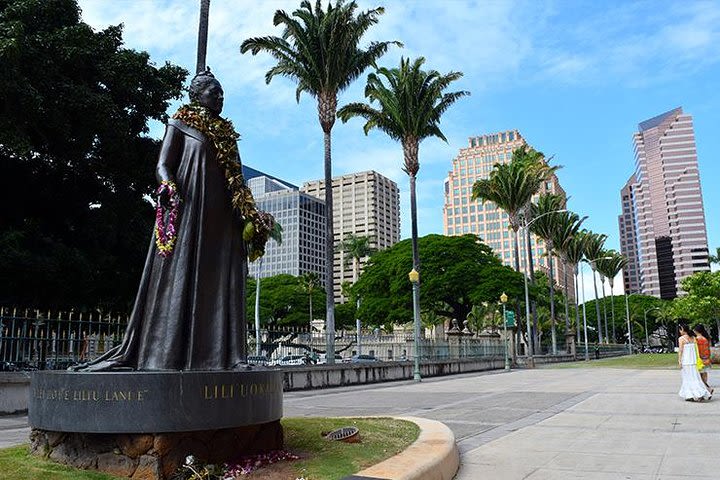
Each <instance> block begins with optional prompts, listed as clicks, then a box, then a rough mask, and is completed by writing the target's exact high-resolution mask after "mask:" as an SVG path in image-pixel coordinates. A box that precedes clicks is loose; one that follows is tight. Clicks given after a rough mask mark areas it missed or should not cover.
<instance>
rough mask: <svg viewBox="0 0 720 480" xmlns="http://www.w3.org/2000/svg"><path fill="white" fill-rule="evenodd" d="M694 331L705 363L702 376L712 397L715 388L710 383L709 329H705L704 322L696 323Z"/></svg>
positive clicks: (701, 371) (699, 353)
mask: <svg viewBox="0 0 720 480" xmlns="http://www.w3.org/2000/svg"><path fill="white" fill-rule="evenodd" d="M693 331H694V332H695V339H696V340H695V341H696V343H697V348H698V355H700V359H701V360H702V362H703V365H704V366H703V368H702V369H701V370H700V378H702V381H703V383H704V384H705V386H706V387H707V389H708V390H710V397H711V398H712V394H713V392H714V391H715V390H714V389H713V388H711V387H710V384H709V383H708V371H709V370H710V367H712V360H711V358H710V335H708V332H707V330H705V325H703V324H702V323H699V324H697V325H695V326H694V327H693Z"/></svg>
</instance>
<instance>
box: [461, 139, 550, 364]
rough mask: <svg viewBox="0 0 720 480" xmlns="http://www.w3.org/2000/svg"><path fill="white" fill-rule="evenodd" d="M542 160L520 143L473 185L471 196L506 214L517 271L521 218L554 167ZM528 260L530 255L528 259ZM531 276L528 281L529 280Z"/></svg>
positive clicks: (529, 343)
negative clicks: (510, 156) (511, 235)
mask: <svg viewBox="0 0 720 480" xmlns="http://www.w3.org/2000/svg"><path fill="white" fill-rule="evenodd" d="M557 169H558V167H551V166H549V165H548V164H547V163H546V162H545V157H544V155H543V154H542V153H540V152H538V151H536V150H535V149H533V148H531V147H528V146H527V145H523V146H521V147H518V148H516V149H515V151H513V154H512V159H511V160H510V162H509V163H498V164H495V166H494V168H493V170H492V171H491V172H490V176H489V177H488V178H484V179H480V180H477V181H476V182H475V184H474V185H473V193H472V199H473V200H476V199H480V200H481V201H482V202H483V204H484V203H485V202H494V203H495V204H496V205H497V206H498V207H499V208H501V209H502V210H504V211H505V213H507V215H508V222H509V224H510V228H512V230H513V247H514V250H515V270H516V271H518V272H520V243H519V240H518V230H519V229H520V226H521V221H526V220H527V216H528V215H527V213H528V210H529V206H530V202H531V200H532V197H533V195H535V194H536V193H537V192H538V191H540V187H542V185H543V183H544V182H545V181H546V180H547V179H548V178H550V176H551V175H552V174H553V173H554V172H555V170H557ZM527 260H528V262H529V258H528V259H527ZM532 280H533V279H532V276H531V281H532ZM526 321H527V323H528V332H527V334H528V345H529V346H530V355H532V354H533V343H534V340H533V338H531V337H532V335H531V332H530V328H529V322H530V319H529V318H528V319H527V320H526Z"/></svg>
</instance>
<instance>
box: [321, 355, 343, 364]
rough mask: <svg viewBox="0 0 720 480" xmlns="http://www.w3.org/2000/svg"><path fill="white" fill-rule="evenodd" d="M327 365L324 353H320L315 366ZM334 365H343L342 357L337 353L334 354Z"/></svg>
mask: <svg viewBox="0 0 720 480" xmlns="http://www.w3.org/2000/svg"><path fill="white" fill-rule="evenodd" d="M326 363H327V355H326V354H325V353H321V354H320V355H319V356H318V361H317V365H324V364H326ZM335 363H343V357H342V355H340V354H339V353H336V354H335Z"/></svg>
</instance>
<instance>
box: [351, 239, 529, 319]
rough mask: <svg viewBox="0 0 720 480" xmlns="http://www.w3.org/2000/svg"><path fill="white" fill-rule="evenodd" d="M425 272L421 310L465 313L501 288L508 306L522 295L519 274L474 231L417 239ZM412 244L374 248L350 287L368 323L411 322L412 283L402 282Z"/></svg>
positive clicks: (458, 316)
mask: <svg viewBox="0 0 720 480" xmlns="http://www.w3.org/2000/svg"><path fill="white" fill-rule="evenodd" d="M418 247H419V251H420V261H421V262H422V265H423V270H424V272H425V274H424V276H423V285H424V288H425V294H424V295H423V296H422V298H421V302H420V307H421V310H422V311H423V313H427V312H433V313H434V314H435V315H437V316H440V317H446V318H450V319H453V318H454V319H457V320H458V321H459V322H460V323H462V321H463V320H464V319H466V318H467V315H468V313H470V311H471V309H472V307H473V305H481V304H482V303H483V302H488V303H493V304H495V303H497V302H498V299H499V298H500V294H501V293H502V292H503V291H505V292H506V293H507V295H508V297H509V298H510V301H509V302H508V306H509V307H512V306H513V305H514V304H517V302H519V301H520V300H521V299H522V298H523V281H522V275H520V274H518V273H517V272H514V271H513V270H512V269H510V268H508V267H505V266H503V265H502V263H501V262H500V259H498V258H497V257H496V256H495V255H494V254H493V252H492V250H491V249H490V248H489V247H488V246H487V245H485V244H483V243H481V242H480V241H479V240H478V238H477V237H476V236H475V235H463V236H458V237H446V236H443V235H426V236H424V237H421V238H419V239H418ZM412 262H413V260H412V243H411V240H410V239H407V240H403V241H401V242H399V243H397V244H395V245H393V246H392V247H390V248H388V249H387V250H383V251H381V252H378V253H376V254H375V255H373V256H372V257H371V258H370V261H369V262H368V264H367V265H366V266H365V268H364V270H363V273H362V275H360V279H359V280H358V282H357V283H356V284H355V285H354V286H353V287H352V291H353V294H354V295H357V296H359V297H360V298H361V299H362V302H361V305H360V311H359V316H360V318H361V319H362V320H363V321H364V322H365V323H366V324H369V325H373V326H378V327H380V326H383V325H386V326H392V325H395V324H404V323H408V322H411V321H412V318H413V317H412V288H411V284H410V282H409V281H408V271H409V267H410V266H411V265H412Z"/></svg>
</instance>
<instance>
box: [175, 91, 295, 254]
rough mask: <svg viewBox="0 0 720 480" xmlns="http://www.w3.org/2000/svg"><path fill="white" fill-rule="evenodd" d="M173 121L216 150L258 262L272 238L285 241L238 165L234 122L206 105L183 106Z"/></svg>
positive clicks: (237, 211)
mask: <svg viewBox="0 0 720 480" xmlns="http://www.w3.org/2000/svg"><path fill="white" fill-rule="evenodd" d="M173 118H175V119H177V120H180V121H182V122H184V123H185V124H187V125H189V126H191V127H193V128H195V129H197V130H199V131H200V132H202V133H203V134H204V135H205V136H206V137H207V139H208V140H209V141H210V143H211V144H212V146H213V149H214V150H215V152H216V155H217V161H218V163H219V164H220V166H221V167H222V169H223V170H224V171H225V179H226V181H227V187H228V190H229V192H230V198H231V202H232V207H233V210H234V211H235V212H236V213H237V214H238V215H239V216H240V219H241V220H242V221H243V239H244V240H245V241H246V242H247V244H248V257H249V258H250V261H251V262H252V261H255V260H257V259H258V258H260V257H262V256H263V255H264V254H265V245H266V244H267V241H268V239H269V238H273V239H275V240H276V241H278V243H279V242H280V241H281V232H282V227H280V224H278V223H277V222H276V221H275V219H274V218H273V216H272V215H271V214H270V213H267V212H262V211H260V210H258V209H257V206H256V205H255V199H254V198H253V195H252V192H251V191H250V189H249V188H248V186H247V184H246V183H245V178H243V174H242V168H241V167H240V162H239V161H238V149H237V141H238V139H239V138H240V135H239V134H238V133H237V132H236V131H235V128H234V127H233V124H232V122H231V121H230V120H227V119H224V118H222V117H219V116H215V115H212V113H211V112H210V111H209V110H208V109H207V108H205V107H203V106H202V105H199V104H197V103H190V104H188V105H183V106H182V107H180V109H179V110H178V111H177V112H176V113H175V115H173Z"/></svg>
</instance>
